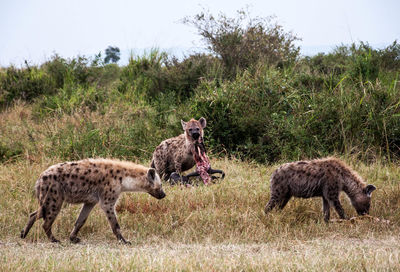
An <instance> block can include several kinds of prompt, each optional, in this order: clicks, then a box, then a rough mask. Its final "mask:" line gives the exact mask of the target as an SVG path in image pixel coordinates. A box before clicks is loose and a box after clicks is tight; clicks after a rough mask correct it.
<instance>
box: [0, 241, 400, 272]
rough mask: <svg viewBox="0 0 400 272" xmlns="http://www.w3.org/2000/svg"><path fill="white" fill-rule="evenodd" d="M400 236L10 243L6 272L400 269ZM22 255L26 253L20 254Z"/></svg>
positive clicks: (5, 255) (4, 249)
mask: <svg viewBox="0 0 400 272" xmlns="http://www.w3.org/2000/svg"><path fill="white" fill-rule="evenodd" d="M399 242H400V240H399V238H388V239H365V240H360V239H335V238H334V237H331V238H327V239H311V240H307V241H300V240H281V241H276V242H271V243H266V244H229V243H227V244H181V243H171V242H168V241H160V242H158V243H151V244H146V245H140V246H132V247H127V246H122V245H118V244H116V243H115V242H110V243H108V242H105V241H102V240H98V241H96V240H94V241H90V242H89V243H83V244H81V245H70V244H67V245H52V244H49V243H29V242H28V243H26V242H17V243H16V242H9V243H4V244H3V245H1V248H0V254H1V256H2V258H1V259H2V264H1V265H0V268H1V270H4V271H6V270H7V271H25V270H35V271H132V270H140V271H177V270H180V271H243V270H245V271H249V270H259V271H265V270H268V271H288V270H292V271H299V270H301V271H307V270H313V271H332V270H335V271H345V270H346V271H348V270H357V271H360V270H392V271H395V270H399V269H400V248H399ZM22 252H23V253H22Z"/></svg>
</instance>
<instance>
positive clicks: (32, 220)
mask: <svg viewBox="0 0 400 272" xmlns="http://www.w3.org/2000/svg"><path fill="white" fill-rule="evenodd" d="M37 213H38V211H35V212H33V213H31V214H30V215H29V220H28V224H27V225H26V226H25V228H24V229H23V230H22V231H21V238H22V239H24V238H25V237H26V236H27V235H28V233H29V231H30V230H31V228H32V226H33V224H34V223H35V222H36V220H37V219H40V218H42V216H41V215H39V216H38V215H37Z"/></svg>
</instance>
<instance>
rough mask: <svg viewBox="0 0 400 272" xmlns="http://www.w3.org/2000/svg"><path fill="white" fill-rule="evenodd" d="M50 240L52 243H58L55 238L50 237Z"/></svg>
mask: <svg viewBox="0 0 400 272" xmlns="http://www.w3.org/2000/svg"><path fill="white" fill-rule="evenodd" d="M51 242H52V243H60V240H57V239H56V238H52V239H51Z"/></svg>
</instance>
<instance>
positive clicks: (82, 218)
mask: <svg viewBox="0 0 400 272" xmlns="http://www.w3.org/2000/svg"><path fill="white" fill-rule="evenodd" d="M94 206H96V203H85V204H84V205H83V207H82V210H81V213H80V214H79V216H78V219H77V220H76V222H75V227H74V229H73V231H72V232H71V234H70V235H69V239H70V240H71V242H72V243H79V242H80V241H81V240H80V239H79V238H78V237H76V235H77V234H78V232H79V230H80V229H81V227H82V226H83V225H84V224H85V222H86V219H87V218H88V216H89V214H90V212H91V211H92V209H93V208H94Z"/></svg>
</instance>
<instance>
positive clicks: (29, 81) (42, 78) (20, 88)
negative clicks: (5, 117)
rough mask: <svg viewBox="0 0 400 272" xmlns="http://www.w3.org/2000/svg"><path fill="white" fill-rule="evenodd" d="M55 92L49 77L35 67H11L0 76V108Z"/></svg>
mask: <svg viewBox="0 0 400 272" xmlns="http://www.w3.org/2000/svg"><path fill="white" fill-rule="evenodd" d="M54 92H55V85H54V82H53V80H52V79H51V77H49V76H48V75H47V74H46V73H44V72H43V71H42V70H40V69H38V68H37V67H30V66H27V68H25V69H17V68H15V67H13V66H11V67H9V68H7V69H6V70H5V72H3V73H1V74H0V106H4V105H10V104H11V103H12V102H13V101H14V100H16V99H21V100H24V101H32V99H34V98H36V97H38V96H40V95H43V94H52V93H54Z"/></svg>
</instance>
